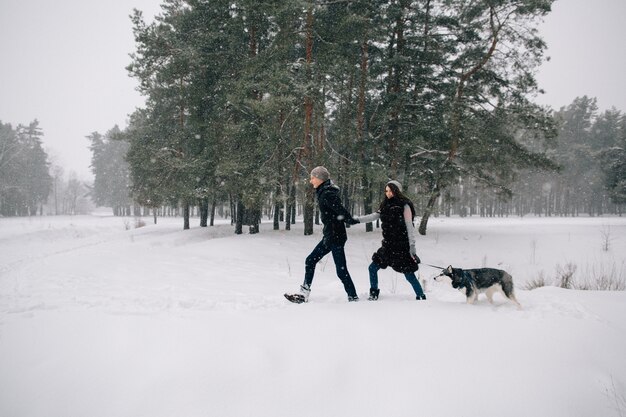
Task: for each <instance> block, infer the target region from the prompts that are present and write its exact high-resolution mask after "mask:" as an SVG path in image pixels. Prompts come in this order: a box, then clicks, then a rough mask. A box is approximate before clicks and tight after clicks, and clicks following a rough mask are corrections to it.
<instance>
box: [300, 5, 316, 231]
mask: <svg viewBox="0 0 626 417" xmlns="http://www.w3.org/2000/svg"><path fill="white" fill-rule="evenodd" d="M306 63H307V79H308V80H309V81H311V80H312V79H313V76H312V74H311V65H312V63H313V6H309V9H308V10H307V18H306ZM312 120H313V98H312V97H311V96H310V94H309V93H307V95H306V96H305V97H304V147H303V148H304V155H303V156H304V158H303V159H304V162H305V163H304V164H303V165H304V166H307V167H309V168H312V167H311V161H312V159H313V158H312V156H313V155H312V142H311V140H312V135H311V130H312V129H311V127H312ZM313 204H314V202H313V190H312V188H310V187H307V189H306V191H305V199H304V212H303V216H304V235H305V236H308V235H312V234H313Z"/></svg>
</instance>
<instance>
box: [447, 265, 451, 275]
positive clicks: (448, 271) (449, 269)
mask: <svg viewBox="0 0 626 417" xmlns="http://www.w3.org/2000/svg"><path fill="white" fill-rule="evenodd" d="M446 272H447V273H449V274H451V273H452V265H450V266H448V267H447V268H446Z"/></svg>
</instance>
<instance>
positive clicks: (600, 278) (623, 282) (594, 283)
mask: <svg viewBox="0 0 626 417" xmlns="http://www.w3.org/2000/svg"><path fill="white" fill-rule="evenodd" d="M584 276H585V278H584V281H582V282H577V283H576V284H575V286H574V288H576V289H577V290H596V291H624V290H626V264H625V263H624V262H622V265H621V266H620V267H619V268H618V266H617V264H616V263H615V262H613V264H612V265H609V266H605V265H604V264H600V265H592V266H591V267H588V268H587V270H586V271H585V274H584Z"/></svg>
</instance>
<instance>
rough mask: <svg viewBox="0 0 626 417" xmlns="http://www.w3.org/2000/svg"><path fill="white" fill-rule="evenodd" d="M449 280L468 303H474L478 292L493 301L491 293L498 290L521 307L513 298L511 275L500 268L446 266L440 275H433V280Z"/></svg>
mask: <svg viewBox="0 0 626 417" xmlns="http://www.w3.org/2000/svg"><path fill="white" fill-rule="evenodd" d="M448 280H450V284H452V287H453V288H458V289H459V291H461V292H463V293H465V296H466V297H467V303H468V304H474V301H476V299H477V298H478V294H480V293H482V292H484V293H485V294H486V295H487V299H488V300H489V302H490V303H493V294H495V293H496V292H498V291H500V292H501V293H502V294H504V296H505V297H506V298H508V299H509V300H511V301H512V302H513V303H515V304H516V305H517V307H518V308H522V306H521V304H520V303H519V302H518V301H517V299H516V298H515V293H514V291H513V277H511V275H510V274H509V273H508V272H506V271H502V270H500V269H494V268H478V269H461V268H452V266H449V267H447V268H446V269H443V270H442V271H441V275H439V276H436V277H435V281H437V282H442V281H448Z"/></svg>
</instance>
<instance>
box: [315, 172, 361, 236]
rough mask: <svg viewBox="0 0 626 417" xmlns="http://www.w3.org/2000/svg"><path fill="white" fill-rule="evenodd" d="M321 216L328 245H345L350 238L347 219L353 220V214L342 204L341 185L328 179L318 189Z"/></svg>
mask: <svg viewBox="0 0 626 417" xmlns="http://www.w3.org/2000/svg"><path fill="white" fill-rule="evenodd" d="M316 193H317V203H318V204H319V208H320V217H321V218H322V223H323V224H324V243H325V244H326V245H327V246H331V245H339V246H343V245H344V244H345V243H346V240H348V236H347V234H346V225H345V223H344V222H345V221H346V220H348V221H349V222H352V221H353V219H352V215H351V214H350V213H349V212H348V210H346V209H345V207H344V206H343V204H341V198H339V187H337V186H336V185H335V184H333V183H332V181H331V180H326V181H324V182H323V183H322V184H320V186H319V187H317V189H316Z"/></svg>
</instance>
